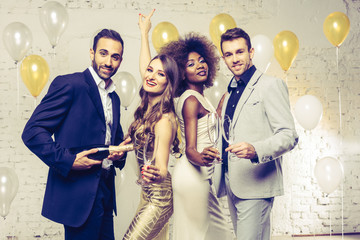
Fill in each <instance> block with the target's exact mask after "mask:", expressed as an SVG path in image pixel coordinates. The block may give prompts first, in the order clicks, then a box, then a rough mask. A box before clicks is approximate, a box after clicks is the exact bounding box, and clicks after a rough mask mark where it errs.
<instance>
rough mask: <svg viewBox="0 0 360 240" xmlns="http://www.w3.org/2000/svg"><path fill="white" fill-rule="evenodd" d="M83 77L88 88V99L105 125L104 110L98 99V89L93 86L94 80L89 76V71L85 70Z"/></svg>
mask: <svg viewBox="0 0 360 240" xmlns="http://www.w3.org/2000/svg"><path fill="white" fill-rule="evenodd" d="M84 75H85V80H86V82H87V84H88V86H89V88H88V91H89V97H90V99H91V101H92V102H93V103H94V105H95V108H96V110H97V111H98V113H99V115H100V118H101V119H102V121H103V122H104V123H105V116H104V109H103V106H102V103H101V98H100V94H99V89H98V87H97V86H96V84H95V80H94V79H93V77H92V76H91V73H90V70H89V69H86V70H85V71H84Z"/></svg>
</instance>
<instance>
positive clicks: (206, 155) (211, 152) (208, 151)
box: [200, 147, 220, 166]
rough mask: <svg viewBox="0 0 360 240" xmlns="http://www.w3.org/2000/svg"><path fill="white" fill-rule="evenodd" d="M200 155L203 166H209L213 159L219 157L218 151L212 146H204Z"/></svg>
mask: <svg viewBox="0 0 360 240" xmlns="http://www.w3.org/2000/svg"><path fill="white" fill-rule="evenodd" d="M200 155H201V159H202V162H203V165H204V166H211V165H212V162H213V161H214V160H215V159H220V154H219V151H218V150H217V149H216V148H213V147H207V148H204V150H203V151H202V152H201V153H200Z"/></svg>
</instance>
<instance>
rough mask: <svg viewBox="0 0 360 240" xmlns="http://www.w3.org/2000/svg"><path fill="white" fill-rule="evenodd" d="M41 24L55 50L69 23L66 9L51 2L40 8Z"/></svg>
mask: <svg viewBox="0 0 360 240" xmlns="http://www.w3.org/2000/svg"><path fill="white" fill-rule="evenodd" d="M39 16H40V23H41V26H42V27H43V29H44V31H45V33H46V35H47V36H48V38H49V41H50V44H51V46H52V47H53V48H54V47H55V46H56V45H57V44H58V42H59V39H60V37H61V35H62V34H63V33H64V31H65V29H66V26H67V24H68V21H69V15H68V13H67V11H66V8H65V7H64V6H63V5H61V4H60V3H58V2H55V1H50V2H47V3H45V4H44V5H43V6H42V7H41V8H40V14H39Z"/></svg>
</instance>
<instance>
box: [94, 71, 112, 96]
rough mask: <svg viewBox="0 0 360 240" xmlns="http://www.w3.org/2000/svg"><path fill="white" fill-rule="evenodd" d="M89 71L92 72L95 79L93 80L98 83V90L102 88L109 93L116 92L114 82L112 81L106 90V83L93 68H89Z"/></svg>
mask: <svg viewBox="0 0 360 240" xmlns="http://www.w3.org/2000/svg"><path fill="white" fill-rule="evenodd" d="M89 70H90V73H91V76H92V77H93V79H94V81H95V83H96V86H98V88H102V89H104V90H106V91H107V92H108V93H112V92H114V91H115V89H116V86H115V83H114V82H113V80H111V79H110V84H109V86H108V87H107V88H106V89H105V81H104V80H103V79H101V78H100V77H99V75H98V74H97V73H96V72H95V70H94V68H93V67H92V66H90V67H89Z"/></svg>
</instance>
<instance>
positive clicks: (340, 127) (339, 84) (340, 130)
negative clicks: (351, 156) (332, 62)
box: [336, 47, 342, 148]
mask: <svg viewBox="0 0 360 240" xmlns="http://www.w3.org/2000/svg"><path fill="white" fill-rule="evenodd" d="M336 71H337V74H336V75H337V80H338V97H339V135H340V148H342V109H341V81H340V78H339V47H336Z"/></svg>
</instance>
